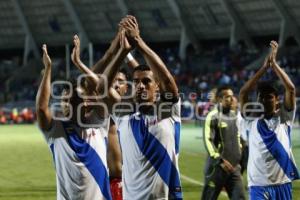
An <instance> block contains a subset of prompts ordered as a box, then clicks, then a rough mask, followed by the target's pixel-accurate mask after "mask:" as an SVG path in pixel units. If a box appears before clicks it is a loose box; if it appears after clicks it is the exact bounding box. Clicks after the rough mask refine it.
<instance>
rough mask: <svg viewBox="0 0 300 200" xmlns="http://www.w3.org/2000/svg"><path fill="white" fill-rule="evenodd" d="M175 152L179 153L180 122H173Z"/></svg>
mask: <svg viewBox="0 0 300 200" xmlns="http://www.w3.org/2000/svg"><path fill="white" fill-rule="evenodd" d="M174 126H175V152H176V154H178V153H179V142H180V123H179V122H175V123H174Z"/></svg>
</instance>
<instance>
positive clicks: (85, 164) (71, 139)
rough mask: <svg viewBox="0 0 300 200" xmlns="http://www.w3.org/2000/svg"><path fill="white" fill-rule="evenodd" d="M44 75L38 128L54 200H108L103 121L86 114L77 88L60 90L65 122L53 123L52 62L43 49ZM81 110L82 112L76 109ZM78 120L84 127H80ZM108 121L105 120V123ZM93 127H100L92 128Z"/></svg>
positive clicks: (39, 103)
mask: <svg viewBox="0 0 300 200" xmlns="http://www.w3.org/2000/svg"><path fill="white" fill-rule="evenodd" d="M43 62H44V65H45V72H44V75H43V79H42V82H41V84H40V87H39V90H38V94H37V97H36V111H37V119H38V126H39V128H40V129H41V131H42V132H43V134H44V137H45V139H46V141H47V143H48V145H49V147H50V149H51V151H52V154H53V159H54V164H55V169H56V180H57V181H56V182H57V199H59V200H61V199H78V200H82V199H86V200H93V199H95V200H96V199H97V200H98V199H111V194H110V189H109V180H108V171H107V164H106V163H107V162H106V142H105V141H106V138H107V131H108V127H107V126H105V124H107V123H105V118H103V119H101V118H99V115H98V114H95V113H93V110H90V112H89V113H87V112H88V110H89V109H87V108H86V107H85V106H84V105H85V103H86V102H84V101H83V99H82V98H80V97H79V93H80V94H84V93H85V90H84V89H83V88H80V87H78V86H77V85H76V82H75V83H73V84H72V85H71V88H67V89H64V90H63V95H62V111H63V114H64V117H65V118H67V119H65V120H60V119H55V118H54V116H53V115H52V113H51V112H50V108H49V100H50V90H51V60H50V57H49V56H48V53H47V48H46V45H43ZM79 106H82V108H83V109H78V107H79ZM79 120H81V121H82V122H83V123H85V126H87V127H82V126H81V124H80V123H79ZM106 120H107V119H106ZM95 124H103V126H97V127H95Z"/></svg>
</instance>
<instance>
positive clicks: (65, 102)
mask: <svg viewBox="0 0 300 200" xmlns="http://www.w3.org/2000/svg"><path fill="white" fill-rule="evenodd" d="M68 95H69V91H67V90H63V92H62V99H61V104H60V105H61V109H62V113H63V115H64V116H65V117H68V116H69V115H70V112H71V110H70V98H69V97H68Z"/></svg>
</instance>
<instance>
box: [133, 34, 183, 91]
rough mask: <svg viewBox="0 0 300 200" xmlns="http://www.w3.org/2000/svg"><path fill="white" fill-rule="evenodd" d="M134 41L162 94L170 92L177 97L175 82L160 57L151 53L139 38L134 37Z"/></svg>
mask: <svg viewBox="0 0 300 200" xmlns="http://www.w3.org/2000/svg"><path fill="white" fill-rule="evenodd" d="M135 41H136V44H137V48H138V49H139V51H140V52H141V53H142V54H143V56H144V58H145V60H146V62H147V63H148V65H149V67H150V68H151V70H152V71H153V73H154V75H155V77H156V78H157V79H158V80H159V84H160V87H161V89H162V90H163V92H170V93H172V94H173V95H174V96H176V97H177V96H178V88H177V85H176V82H175V80H174V78H173V76H172V75H171V73H170V72H169V70H168V69H167V67H166V66H165V64H164V63H163V61H162V60H161V59H160V57H159V56H158V55H157V54H156V53H155V52H154V51H152V49H151V48H150V47H149V46H148V45H147V44H146V43H145V42H144V41H143V39H142V38H141V37H136V38H135Z"/></svg>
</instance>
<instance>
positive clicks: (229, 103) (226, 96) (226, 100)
mask: <svg viewBox="0 0 300 200" xmlns="http://www.w3.org/2000/svg"><path fill="white" fill-rule="evenodd" d="M233 98H234V96H233V92H232V90H231V89H228V90H223V91H222V98H221V100H220V101H221V104H222V107H223V108H224V109H232V107H233V103H234V99H233Z"/></svg>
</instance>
